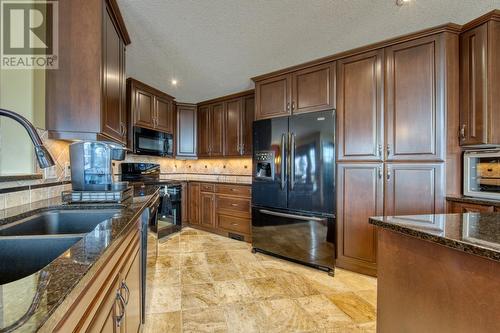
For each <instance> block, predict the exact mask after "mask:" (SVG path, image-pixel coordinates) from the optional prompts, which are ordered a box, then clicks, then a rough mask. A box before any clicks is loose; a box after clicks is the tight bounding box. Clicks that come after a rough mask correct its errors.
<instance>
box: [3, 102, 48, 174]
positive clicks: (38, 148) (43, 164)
mask: <svg viewBox="0 0 500 333" xmlns="http://www.w3.org/2000/svg"><path fill="white" fill-rule="evenodd" d="M0 116H4V117H7V118H10V119H13V120H15V121H17V122H18V123H19V124H21V125H22V126H23V127H24V128H25V129H26V132H28V135H29V136H30V138H31V141H32V142H33V146H35V156H36V159H37V161H38V165H39V166H40V168H42V169H45V168H48V167H51V166H53V165H54V160H53V159H52V156H50V153H49V151H48V150H47V148H45V146H44V145H43V142H42V139H40V136H39V135H38V133H37V131H36V129H35V127H34V126H33V124H32V123H30V122H29V120H28V119H26V118H24V117H23V116H21V115H20V114H18V113H16V112H13V111H9V110H5V109H0Z"/></svg>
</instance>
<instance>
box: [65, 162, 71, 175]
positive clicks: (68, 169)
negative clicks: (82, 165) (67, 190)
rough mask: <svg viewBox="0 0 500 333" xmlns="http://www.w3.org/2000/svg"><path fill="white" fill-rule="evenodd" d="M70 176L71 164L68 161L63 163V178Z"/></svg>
mask: <svg viewBox="0 0 500 333" xmlns="http://www.w3.org/2000/svg"><path fill="white" fill-rule="evenodd" d="M69 177H71V165H70V164H69V162H66V163H64V178H69Z"/></svg>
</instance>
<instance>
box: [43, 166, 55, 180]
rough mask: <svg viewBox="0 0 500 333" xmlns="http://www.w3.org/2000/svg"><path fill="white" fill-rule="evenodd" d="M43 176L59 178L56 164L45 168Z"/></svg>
mask: <svg viewBox="0 0 500 333" xmlns="http://www.w3.org/2000/svg"><path fill="white" fill-rule="evenodd" d="M43 178H45V179H54V178H57V175H56V166H55V165H53V166H51V167H48V168H45V169H43Z"/></svg>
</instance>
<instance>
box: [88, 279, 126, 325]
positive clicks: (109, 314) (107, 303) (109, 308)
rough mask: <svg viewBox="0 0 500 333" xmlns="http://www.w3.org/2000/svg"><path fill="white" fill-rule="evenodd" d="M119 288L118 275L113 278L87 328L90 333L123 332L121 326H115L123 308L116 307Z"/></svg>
mask: <svg viewBox="0 0 500 333" xmlns="http://www.w3.org/2000/svg"><path fill="white" fill-rule="evenodd" d="M119 286H120V279H119V275H116V276H115V279H114V281H113V283H112V284H111V287H110V288H109V290H108V291H107V293H106V296H104V300H103V301H102V303H101V305H100V306H99V309H98V310H97V312H96V314H95V315H94V318H92V321H91V323H90V325H89V327H88V328H87V330H86V331H87V332H90V333H119V332H122V331H123V323H124V322H123V321H122V325H121V326H118V325H117V317H118V316H119V315H121V314H122V313H123V310H124V308H123V307H121V306H119V305H118V299H117V292H118V289H119Z"/></svg>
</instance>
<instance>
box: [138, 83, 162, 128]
mask: <svg viewBox="0 0 500 333" xmlns="http://www.w3.org/2000/svg"><path fill="white" fill-rule="evenodd" d="M154 104H155V103H154V96H153V95H152V94H150V93H149V92H147V91H144V90H141V89H137V88H136V89H135V106H134V107H135V110H134V111H133V114H134V118H135V121H134V123H135V125H137V126H139V127H145V128H150V129H154V125H155V120H156V116H155V111H154Z"/></svg>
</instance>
